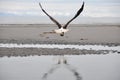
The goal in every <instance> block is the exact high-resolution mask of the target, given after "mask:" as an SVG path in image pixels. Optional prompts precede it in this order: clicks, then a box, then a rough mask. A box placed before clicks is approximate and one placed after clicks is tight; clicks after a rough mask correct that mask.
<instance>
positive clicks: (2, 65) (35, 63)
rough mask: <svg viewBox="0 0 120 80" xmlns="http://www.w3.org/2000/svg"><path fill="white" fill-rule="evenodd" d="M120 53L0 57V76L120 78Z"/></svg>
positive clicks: (18, 79)
mask: <svg viewBox="0 0 120 80" xmlns="http://www.w3.org/2000/svg"><path fill="white" fill-rule="evenodd" d="M119 68H120V55H119V54H117V53H114V54H113V53H109V54H106V55H74V56H73V55H70V56H68V55H65V56H29V57H10V58H8V57H2V58H0V80H120V69H119Z"/></svg>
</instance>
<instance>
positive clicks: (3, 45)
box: [0, 43, 120, 51]
mask: <svg viewBox="0 0 120 80" xmlns="http://www.w3.org/2000/svg"><path fill="white" fill-rule="evenodd" d="M0 47H1V48H50V49H54V48H58V49H66V48H69V49H79V50H82V49H86V50H117V51H120V46H107V45H74V44H73V45H72V44H17V43H0Z"/></svg>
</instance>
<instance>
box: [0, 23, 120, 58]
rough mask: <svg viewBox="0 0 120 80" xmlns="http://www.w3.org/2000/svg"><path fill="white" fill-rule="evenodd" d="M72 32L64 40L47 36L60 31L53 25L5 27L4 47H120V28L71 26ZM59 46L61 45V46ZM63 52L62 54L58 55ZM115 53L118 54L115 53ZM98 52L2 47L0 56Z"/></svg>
mask: <svg viewBox="0 0 120 80" xmlns="http://www.w3.org/2000/svg"><path fill="white" fill-rule="evenodd" d="M68 28H69V30H70V31H69V32H68V33H66V34H65V36H63V37H61V36H60V35H59V34H45V35H43V33H44V32H50V31H52V30H54V29H57V27H56V25H53V24H1V25H0V43H2V44H6V43H7V44H18V45H19V44H51V46H52V44H64V45H68V44H71V45H83V46H84V45H93V46H94V45H103V46H104V45H105V46H110V47H111V46H117V47H119V45H120V37H119V35H120V25H102V24H99V25H97V24H94V25H93V24H91V25H87V24H82V25H80V24H71V25H70V26H69V27H68ZM58 46H59V45H58ZM107 51H109V50H98V52H97V54H106V53H107ZM58 52H59V53H58ZM113 52H118V53H119V51H115V50H113ZM95 53H96V50H87V51H86V49H81V50H77V49H69V48H68V49H67V48H65V49H59V48H55V49H49V48H43V49H41V48H16V47H14V48H8V47H0V56H1V57H2V56H26V55H27V56H29V55H61V54H63V55H65V54H67V55H69V54H73V55H74V54H75V55H78V54H95Z"/></svg>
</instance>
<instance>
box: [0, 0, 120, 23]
mask: <svg viewBox="0 0 120 80" xmlns="http://www.w3.org/2000/svg"><path fill="white" fill-rule="evenodd" d="M39 2H41V3H42V5H43V8H44V9H45V10H46V11H47V12H48V13H49V14H50V15H52V16H53V17H55V19H57V20H58V21H60V22H61V23H65V22H66V20H69V19H71V18H72V17H73V16H74V15H75V13H76V11H77V10H78V9H79V8H80V7H81V5H82V2H83V0H0V23H1V24H2V23H52V22H51V21H50V20H49V18H48V17H47V16H46V15H45V14H44V13H43V12H42V11H41V9H40V7H39V4H38V3H39ZM84 2H85V7H84V10H83V12H82V13H81V15H80V16H79V17H78V18H77V19H76V20H75V21H74V22H73V23H79V22H82V21H83V19H84V21H85V20H86V22H87V20H88V21H89V19H91V18H96V19H98V18H99V20H101V18H111V19H113V18H114V19H116V20H115V21H117V20H119V19H120V0H84ZM117 22H119V21H117ZM83 23H84V22H83Z"/></svg>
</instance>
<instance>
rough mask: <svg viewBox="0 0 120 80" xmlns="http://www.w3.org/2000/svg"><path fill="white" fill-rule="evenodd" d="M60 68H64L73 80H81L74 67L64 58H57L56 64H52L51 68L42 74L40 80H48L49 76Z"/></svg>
mask: <svg viewBox="0 0 120 80" xmlns="http://www.w3.org/2000/svg"><path fill="white" fill-rule="evenodd" d="M61 66H64V67H65V68H66V69H68V70H69V71H70V72H71V73H72V74H73V76H74V77H75V78H76V79H75V80H82V77H81V76H80V74H79V72H78V71H77V70H76V68H75V67H73V66H72V65H70V64H69V63H68V61H67V59H66V58H65V57H64V56H59V58H58V60H57V64H54V65H53V66H52V68H50V69H49V70H48V71H47V72H46V73H44V75H43V77H42V80H46V79H48V78H49V75H51V74H53V73H54V72H55V71H56V70H57V69H58V68H61Z"/></svg>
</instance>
